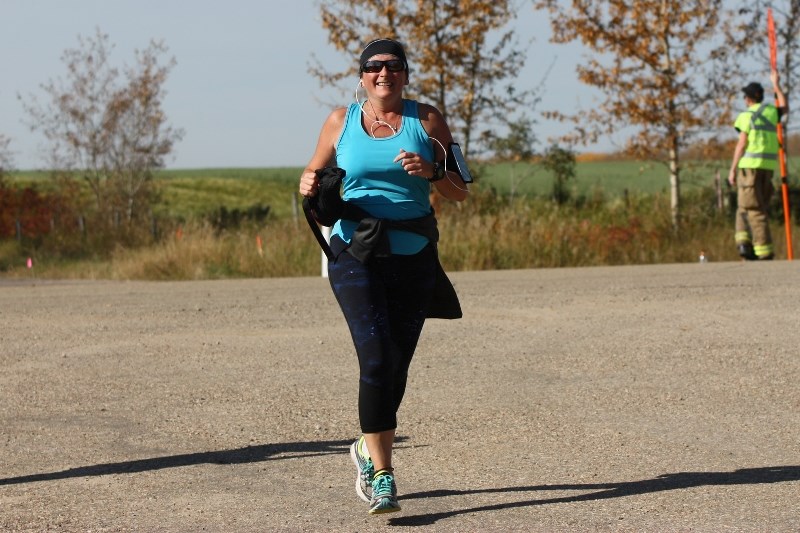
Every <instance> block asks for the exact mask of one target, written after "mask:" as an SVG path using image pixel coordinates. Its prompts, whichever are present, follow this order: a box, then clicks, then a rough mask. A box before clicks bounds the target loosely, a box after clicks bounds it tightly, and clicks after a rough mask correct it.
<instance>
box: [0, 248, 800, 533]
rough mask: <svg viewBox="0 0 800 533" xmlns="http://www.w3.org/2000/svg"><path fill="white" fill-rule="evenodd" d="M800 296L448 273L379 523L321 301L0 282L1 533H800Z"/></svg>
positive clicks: (216, 284)
mask: <svg viewBox="0 0 800 533" xmlns="http://www.w3.org/2000/svg"><path fill="white" fill-rule="evenodd" d="M799 274H800V263H797V262H787V261H774V262H772V263H708V264H705V265H700V264H683V265H659V266H636V267H609V268H580V269H552V270H550V269H542V270H523V271H502V272H466V273H454V274H453V275H452V279H453V281H454V284H455V285H456V288H457V290H458V292H459V294H460V296H461V299H462V304H463V307H464V311H465V318H464V319H462V320H459V321H452V322H448V321H440V320H437V321H431V322H429V323H428V324H427V325H426V327H425V331H424V332H423V338H422V341H421V343H420V346H419V350H418V352H417V357H416V359H415V361H414V364H413V365H412V375H411V379H410V386H409V392H408V394H407V396H406V402H405V404H404V406H403V408H402V409H401V413H400V428H399V430H398V435H399V443H398V449H397V451H396V455H395V467H396V469H397V476H398V486H399V490H400V495H401V504H402V506H403V511H402V512H401V513H397V514H394V515H384V517H370V516H368V515H367V511H366V507H365V504H363V503H362V502H361V501H360V500H358V499H357V498H356V495H355V492H354V490H353V484H354V469H353V467H352V465H351V464H350V459H349V456H348V454H347V446H348V444H349V443H350V441H351V440H352V439H353V438H354V437H356V435H357V431H358V429H357V428H358V423H357V418H356V404H355V402H356V391H357V375H356V372H357V367H356V361H355V356H354V354H353V350H352V346H351V344H350V340H349V335H348V333H347V331H346V327H345V325H344V321H343V319H342V317H341V315H340V312H339V310H338V308H337V307H336V304H335V302H334V300H333V297H332V295H331V293H330V288H329V287H328V285H327V280H324V279H321V278H296V279H259V280H231V281H204V282H179V283H167V282H154V283H150V282H106V281H92V282H87V281H80V282H48V281H39V280H29V281H0V367H1V368H2V375H1V377H0V428H2V429H0V453H1V454H2V460H0V465H1V468H2V470H1V471H0V530H3V531H6V530H8V531H93V532H102V531H169V532H171V531H176V532H178V531H376V530H409V531H414V530H416V531H459V532H461V531H511V530H513V531H714V532H716V531H723V530H724V531H800V503H798V502H800V386H798V383H800V317H799V316H798V312H799V311H800V283H799V282H798V281H799V280H798V275H799Z"/></svg>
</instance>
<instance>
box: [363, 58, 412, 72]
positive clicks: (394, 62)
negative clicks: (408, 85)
mask: <svg viewBox="0 0 800 533" xmlns="http://www.w3.org/2000/svg"><path fill="white" fill-rule="evenodd" d="M384 65H386V69H387V70H389V71H390V72H400V71H401V70H403V68H404V65H403V62H402V61H401V60H400V59H390V60H388V61H367V62H366V63H364V64H363V65H362V66H361V71H362V72H369V73H372V74H374V73H376V72H380V71H381V70H383V66H384Z"/></svg>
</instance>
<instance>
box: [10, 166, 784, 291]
mask: <svg viewBox="0 0 800 533" xmlns="http://www.w3.org/2000/svg"><path fill="white" fill-rule="evenodd" d="M719 165H722V163H719V164H712V165H704V166H697V167H696V168H695V169H694V170H692V171H696V176H698V178H697V181H696V182H693V181H692V178H691V175H692V174H691V172H692V171H687V172H686V173H685V174H684V176H687V178H686V183H684V187H683V188H682V199H683V205H682V213H683V219H682V227H681V232H680V234H679V235H676V234H675V233H674V231H673V229H672V224H671V218H670V205H669V204H670V195H669V190H668V185H669V184H668V178H667V177H666V176H667V174H666V169H665V168H663V167H661V166H660V165H651V166H643V165H641V164H639V163H636V162H626V161H614V162H607V161H594V162H588V163H579V164H578V177H577V178H576V180H575V183H573V184H571V187H572V189H571V200H570V201H569V202H567V203H566V204H563V205H559V204H556V203H555V202H553V201H551V200H550V199H549V192H550V190H551V187H552V178H551V177H550V176H549V175H547V173H546V172H544V171H543V170H540V169H539V170H534V169H526V167H524V166H521V165H511V164H498V165H489V166H486V167H480V168H479V169H478V172H477V173H478V174H479V180H478V181H477V182H476V183H475V184H474V185H473V187H472V194H471V197H470V199H469V200H468V201H466V202H464V203H460V204H456V203H451V202H446V201H445V202H443V203H442V205H441V207H440V208H439V210H438V211H437V218H438V219H439V228H440V233H441V240H440V243H439V252H440V257H441V260H442V263H443V265H444V266H445V268H446V269H448V270H451V271H458V270H493V269H519V268H554V267H566V266H597V265H622V264H650V263H673V262H696V261H697V260H698V255H699V253H700V251H701V250H703V251H704V252H705V254H706V256H707V257H708V258H709V260H711V261H731V260H738V257H737V256H736V251H735V248H734V246H733V220H732V215H731V213H730V209H729V207H728V206H727V205H726V206H725V208H723V209H722V210H719V209H718V208H717V207H716V203H717V198H716V195H715V191H714V188H713V177H712V178H711V179H706V178H708V177H709V176H713V174H712V172H716V170H715V166H716V168H717V169H719V168H720V167H719ZM721 168H723V169H724V167H721ZM300 170H301V169H300V168H270V169H194V170H165V171H161V172H159V173H158V175H157V177H156V183H157V185H158V187H159V190H160V193H161V194H160V197H161V201H160V202H159V204H158V205H156V206H154V214H155V215H156V216H157V217H158V218H159V219H160V220H161V222H160V223H159V228H160V229H161V235H160V236H159V238H158V239H157V240H156V241H155V243H153V244H151V245H148V246H138V247H134V246H123V245H119V244H118V245H116V246H114V247H110V248H108V251H103V252H100V251H98V250H84V251H83V253H77V254H76V253H70V254H64V253H59V252H58V251H57V250H56V249H55V248H56V245H57V244H58V243H57V242H56V241H55V240H54V238H51V239H50V240H49V241H48V238H47V237H45V238H41V239H38V240H36V241H29V240H26V239H22V240H21V241H17V240H16V239H14V240H5V241H0V276H2V277H6V278H29V277H30V278H44V279H119V280H133V279H151V280H195V279H222V278H237V277H292V276H316V275H319V273H320V260H321V254H320V250H319V247H318V245H317V243H316V241H315V240H314V238H313V236H312V234H311V232H310V231H309V228H308V227H307V224H306V222H305V219H304V218H303V215H302V213H299V212H298V209H299V206H298V203H299V197H298V196H297V178H298V176H299V174H300ZM512 172H514V173H516V176H517V177H520V176H523V177H521V178H520V179H519V180H518V181H517V182H516V183H515V182H513V180H512V179H510V178H509V176H510V175H511V174H510V173H512ZM525 172H530V174H525ZM662 172H663V173H664V174H661V173H662ZM722 173H723V175H722V179H723V180H724V178H725V177H726V176H725V174H724V170H723V171H722ZM524 176H527V177H524ZM700 178H703V179H702V180H701V179H700ZM13 180H14V181H15V183H16V184H18V185H21V184H36V185H37V187H39V186H41V187H42V188H46V187H47V186H48V185H47V183H48V181H49V180H47V175H46V173H35V172H23V173H18V174H17V175H14V176H13ZM523 185H524V186H523ZM725 192H726V200H727V199H729V197H730V196H729V194H730V191H725ZM254 205H266V206H269V207H270V210H269V215H268V216H267V217H266V219H264V220H258V221H254V220H246V219H245V220H243V221H242V222H241V223H237V224H235V225H232V226H231V227H226V228H219V227H214V225H213V223H212V221H211V215H212V214H213V213H214V212H215V211H217V210H219V209H220V208H225V209H228V210H235V209H239V210H246V209H248V208H250V207H253V206H254ZM782 222H783V221H782V219H779V218H777V217H776V218H774V219H773V220H772V222H771V224H772V230H773V235H774V238H775V245H776V254H777V256H778V257H779V258H782V257H785V251H786V240H785V231H784V228H783V226H782ZM793 228H794V229H793V233H794V235H795V237H796V236H797V233H798V230H797V222H796V218H795V220H794V221H793ZM141 231H146V230H145V229H144V228H142V229H141ZM86 241H87V242H88V240H86ZM72 246H73V247H75V245H74V243H73V245H72ZM28 257H30V258H32V262H33V268H27V266H26V262H27V258H28Z"/></svg>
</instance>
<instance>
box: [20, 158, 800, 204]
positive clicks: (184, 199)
mask: <svg viewBox="0 0 800 533" xmlns="http://www.w3.org/2000/svg"><path fill="white" fill-rule="evenodd" d="M798 163H800V158H792V159H790V161H789V171H790V172H789V174H790V183H792V184H794V183H797V179H796V178H793V177H791V176H793V175H794V174H793V172H792V170H793V168H796V167H797V165H798ZM729 164H730V163H729V162H728V161H717V162H703V163H697V162H687V163H684V168H683V170H682V175H681V190H682V192H691V191H693V190H697V189H708V188H713V186H714V179H715V175H716V173H717V171H719V173H720V175H721V178H722V180H723V181H724V180H725V178H726V177H727V171H728V165H729ZM474 166H475V169H474V170H475V174H476V175H477V183H476V185H475V187H476V188H479V189H488V188H491V189H494V190H495V191H497V193H499V194H500V195H502V196H506V195H510V194H513V195H514V196H515V197H520V196H527V197H534V196H538V197H547V196H548V195H549V194H550V192H551V190H552V187H553V177H552V175H551V174H550V173H549V172H547V171H546V170H544V169H543V168H542V167H541V166H539V165H536V164H531V163H497V164H478V165H474ZM301 170H302V168H301V167H283V168H278V167H276V168H208V169H180V170H173V169H170V170H161V171H158V172H157V174H156V182H157V183H158V187H159V190H160V192H161V201H160V202H159V205H158V206H157V208H156V214H158V215H161V216H167V217H172V218H182V219H188V218H191V217H192V216H196V215H203V214H207V213H210V212H213V211H214V210H216V209H219V208H220V207H223V206H224V207H225V208H227V209H246V208H248V207H251V206H254V205H269V206H270V207H271V209H272V214H273V215H274V216H277V217H279V218H283V217H285V216H288V215H291V214H292V209H293V208H294V204H293V198H292V196H295V197H296V190H297V181H298V178H299V176H300V172H301ZM576 174H577V175H576V177H575V179H574V180H572V181H571V182H570V183H569V184H568V186H569V189H570V191H571V193H572V196H573V197H580V196H594V195H597V194H598V193H599V194H602V196H604V197H605V198H607V199H609V200H610V199H613V198H617V197H621V196H623V195H624V194H626V192H627V193H629V194H654V193H666V194H669V169H668V168H667V166H666V165H664V164H662V163H655V162H650V163H642V162H637V161H592V162H579V163H578V164H577V166H576ZM11 177H12V179H13V180H14V181H15V182H17V183H19V184H35V185H36V186H37V187H40V188H43V189H46V188H48V187H49V183H48V181H49V180H48V179H47V178H48V173H47V172H43V171H19V172H15V173H13V174H12V175H11ZM723 185H724V183H723ZM295 199H296V198H295Z"/></svg>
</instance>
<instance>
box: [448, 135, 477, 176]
mask: <svg viewBox="0 0 800 533" xmlns="http://www.w3.org/2000/svg"><path fill="white" fill-rule="evenodd" d="M447 170H452V171H453V172H455V173H456V174H458V175H459V176H461V180H462V181H463V182H464V183H472V174H470V173H469V167H468V166H467V160H466V159H465V158H464V153H463V152H462V151H461V146H459V144H458V143H455V142H451V143H450V146H448V147H447Z"/></svg>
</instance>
